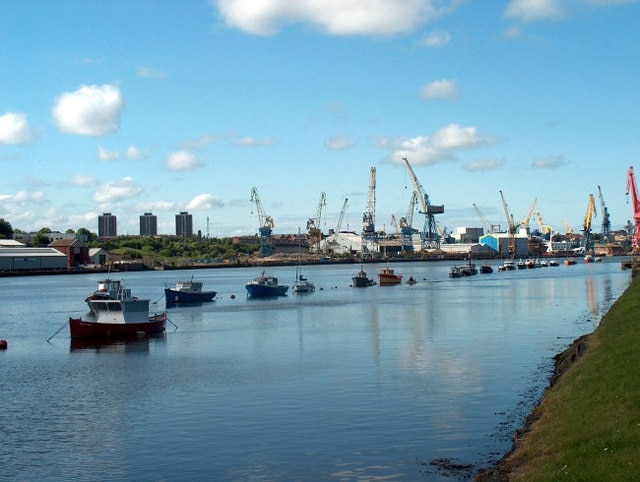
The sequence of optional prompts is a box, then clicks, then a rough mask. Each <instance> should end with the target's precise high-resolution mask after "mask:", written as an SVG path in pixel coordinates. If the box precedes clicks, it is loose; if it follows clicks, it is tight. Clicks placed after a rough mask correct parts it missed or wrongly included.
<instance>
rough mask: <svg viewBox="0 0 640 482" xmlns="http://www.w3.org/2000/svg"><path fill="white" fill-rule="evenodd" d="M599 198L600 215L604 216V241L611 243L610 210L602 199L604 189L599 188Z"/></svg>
mask: <svg viewBox="0 0 640 482" xmlns="http://www.w3.org/2000/svg"><path fill="white" fill-rule="evenodd" d="M598 198H599V199H600V214H602V227H601V229H602V240H603V242H605V243H608V242H609V236H610V235H611V220H610V219H609V209H607V206H606V205H605V203H604V198H603V197H602V189H600V186H598Z"/></svg>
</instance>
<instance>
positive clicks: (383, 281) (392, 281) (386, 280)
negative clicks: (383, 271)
mask: <svg viewBox="0 0 640 482" xmlns="http://www.w3.org/2000/svg"><path fill="white" fill-rule="evenodd" d="M400 283H402V276H401V275H379V276H378V284H379V285H380V286H393V285H399V284H400Z"/></svg>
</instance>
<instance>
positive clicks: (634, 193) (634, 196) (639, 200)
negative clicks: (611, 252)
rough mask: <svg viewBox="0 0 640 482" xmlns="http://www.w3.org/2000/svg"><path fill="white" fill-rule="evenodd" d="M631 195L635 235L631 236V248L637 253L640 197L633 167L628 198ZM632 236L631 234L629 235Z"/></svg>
mask: <svg viewBox="0 0 640 482" xmlns="http://www.w3.org/2000/svg"><path fill="white" fill-rule="evenodd" d="M629 194H631V208H632V209H633V223H634V228H633V235H632V236H631V247H632V248H633V252H634V253H636V252H637V251H638V250H639V249H640V197H638V188H637V187H636V177H635V176H634V174H633V166H631V167H629V170H628V171H627V196H628V195H629ZM629 234H631V233H629Z"/></svg>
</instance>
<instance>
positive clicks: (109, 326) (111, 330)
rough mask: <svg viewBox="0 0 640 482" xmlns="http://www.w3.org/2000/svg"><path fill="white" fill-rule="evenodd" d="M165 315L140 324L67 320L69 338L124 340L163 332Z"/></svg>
mask: <svg viewBox="0 0 640 482" xmlns="http://www.w3.org/2000/svg"><path fill="white" fill-rule="evenodd" d="M166 322H167V315H166V313H161V314H157V315H153V316H150V317H149V320H148V321H145V322H142V323H101V322H98V321H90V320H83V319H81V318H69V332H70V335H71V338H73V339H78V338H126V337H131V336H137V335H139V334H141V333H142V334H144V335H152V334H156V333H162V332H163V331H165V328H166Z"/></svg>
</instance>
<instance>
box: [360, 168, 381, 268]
mask: <svg viewBox="0 0 640 482" xmlns="http://www.w3.org/2000/svg"><path fill="white" fill-rule="evenodd" d="M361 236H362V255H363V256H367V255H369V256H373V255H374V254H377V252H378V235H377V233H376V168H375V167H372V168H371V170H370V171H369V195H368V197H367V210H366V211H365V212H364V213H362V235H361Z"/></svg>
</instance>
